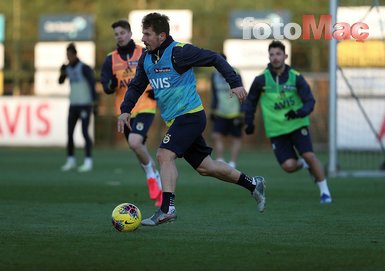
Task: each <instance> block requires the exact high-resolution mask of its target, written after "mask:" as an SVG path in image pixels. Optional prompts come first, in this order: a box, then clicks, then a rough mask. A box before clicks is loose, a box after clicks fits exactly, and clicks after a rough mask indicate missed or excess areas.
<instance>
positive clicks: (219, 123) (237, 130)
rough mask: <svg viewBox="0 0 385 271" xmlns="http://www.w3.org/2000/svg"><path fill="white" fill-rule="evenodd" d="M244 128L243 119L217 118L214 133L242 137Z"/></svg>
mask: <svg viewBox="0 0 385 271" xmlns="http://www.w3.org/2000/svg"><path fill="white" fill-rule="evenodd" d="M242 126H243V121H242V119H241V117H236V118H232V119H226V118H223V117H219V116H216V117H215V119H214V125H213V132H215V133H219V134H221V135H224V136H227V135H232V136H233V137H241V136H242Z"/></svg>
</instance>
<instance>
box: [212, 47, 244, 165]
mask: <svg viewBox="0 0 385 271" xmlns="http://www.w3.org/2000/svg"><path fill="white" fill-rule="evenodd" d="M221 56H222V57H223V58H224V59H226V56H225V55H224V54H221ZM238 76H239V77H240V75H239V74H238ZM211 90H212V100H211V111H212V112H211V119H212V122H213V131H212V134H211V137H212V139H213V142H214V153H215V155H216V160H217V161H222V162H225V159H224V152H225V137H226V136H228V135H230V137H231V148H230V150H231V153H230V154H231V156H230V157H231V158H230V161H229V163H228V164H229V165H230V166H231V167H233V168H235V167H236V161H237V158H238V155H239V151H240V150H241V144H242V127H243V122H244V116H243V112H242V111H241V103H240V102H239V100H238V99H237V98H236V97H231V98H229V92H230V86H229V84H228V83H227V82H226V80H225V78H223V76H222V75H221V73H220V72H218V71H214V72H213V73H212V75H211Z"/></svg>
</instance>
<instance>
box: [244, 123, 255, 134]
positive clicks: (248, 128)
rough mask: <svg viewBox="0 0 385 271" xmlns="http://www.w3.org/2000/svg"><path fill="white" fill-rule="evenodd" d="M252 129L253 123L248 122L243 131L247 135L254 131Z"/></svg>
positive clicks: (253, 127)
mask: <svg viewBox="0 0 385 271" xmlns="http://www.w3.org/2000/svg"><path fill="white" fill-rule="evenodd" d="M254 129H255V126H254V124H248V125H247V126H246V128H245V133H246V134H247V135H251V134H253V133H254Z"/></svg>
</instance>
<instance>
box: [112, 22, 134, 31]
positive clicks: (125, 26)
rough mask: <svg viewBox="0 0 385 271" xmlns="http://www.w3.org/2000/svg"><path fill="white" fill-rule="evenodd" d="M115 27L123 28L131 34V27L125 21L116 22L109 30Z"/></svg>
mask: <svg viewBox="0 0 385 271" xmlns="http://www.w3.org/2000/svg"><path fill="white" fill-rule="evenodd" d="M117 27H121V28H124V29H126V30H128V31H130V32H131V25H130V23H129V22H128V21H127V20H124V19H121V20H118V21H116V22H113V23H112V25H111V28H112V29H115V28H117Z"/></svg>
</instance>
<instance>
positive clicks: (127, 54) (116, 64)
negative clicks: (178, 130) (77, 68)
mask: <svg viewBox="0 0 385 271" xmlns="http://www.w3.org/2000/svg"><path fill="white" fill-rule="evenodd" d="M111 27H112V29H113V32H114V37H115V40H116V43H117V47H116V49H115V50H114V51H113V52H111V53H110V54H108V55H107V57H106V58H105V60H104V63H103V67H102V71H101V83H102V85H103V90H104V92H105V93H107V94H112V93H116V94H115V109H116V112H117V114H119V113H120V104H121V103H122V101H123V98H124V95H125V93H126V91H127V89H128V85H129V84H130V82H131V80H132V78H133V77H134V76H135V73H136V67H137V65H138V60H139V58H140V56H141V55H142V53H143V51H144V50H145V49H144V48H142V47H141V46H139V45H136V44H135V42H134V41H133V40H132V39H131V37H132V32H131V26H130V24H129V22H128V21H126V20H118V21H116V22H114V23H113V24H112V25H111ZM155 113H156V101H155V99H154V92H153V90H152V89H151V88H150V87H147V88H146V90H145V91H144V93H143V95H141V97H140V98H139V100H138V103H137V104H136V106H135V107H134V108H133V109H132V119H131V130H130V129H128V127H125V129H124V136H125V138H126V140H127V142H128V145H129V147H130V148H131V150H133V151H134V153H135V155H136V157H137V159H138V161H139V163H140V165H141V166H142V168H143V169H144V172H145V173H146V179H147V185H148V189H149V196H150V199H152V200H155V205H156V206H160V204H161V202H162V191H161V182H160V176H159V173H158V171H157V170H156V167H155V163H154V161H153V159H152V158H151V156H150V154H149V152H148V149H147V146H146V145H145V142H146V139H147V133H148V130H149V128H150V126H151V124H152V122H153V120H154V117H155Z"/></svg>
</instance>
